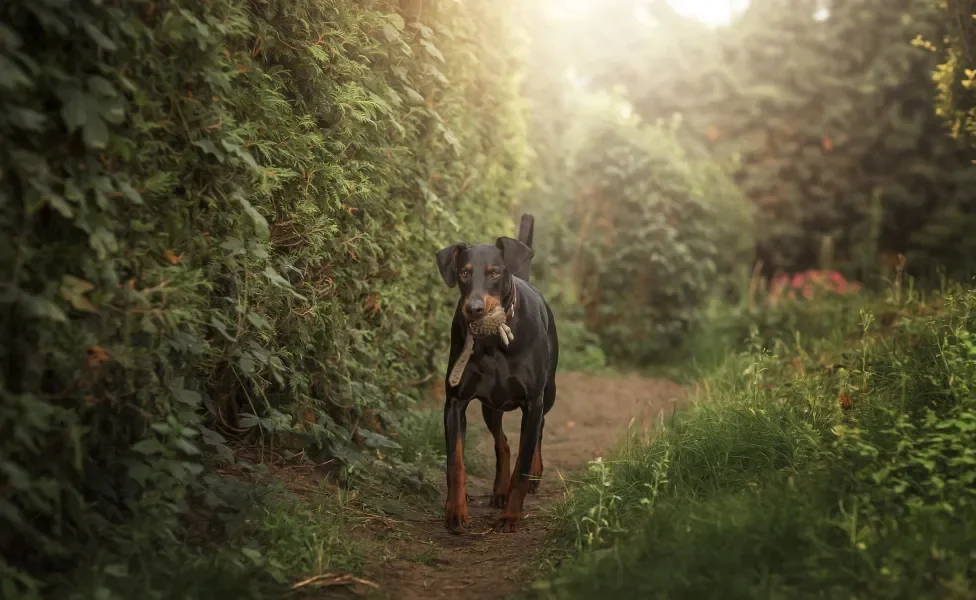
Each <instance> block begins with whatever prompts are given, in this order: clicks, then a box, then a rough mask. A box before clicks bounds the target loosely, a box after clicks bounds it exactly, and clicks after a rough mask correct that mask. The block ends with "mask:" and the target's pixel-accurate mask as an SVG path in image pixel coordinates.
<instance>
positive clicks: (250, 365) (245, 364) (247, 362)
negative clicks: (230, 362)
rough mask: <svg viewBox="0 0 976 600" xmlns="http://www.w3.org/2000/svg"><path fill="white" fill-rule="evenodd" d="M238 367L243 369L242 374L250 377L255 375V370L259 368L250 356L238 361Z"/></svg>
mask: <svg viewBox="0 0 976 600" xmlns="http://www.w3.org/2000/svg"><path fill="white" fill-rule="evenodd" d="M237 366H239V367H240V368H241V372H242V373H244V374H245V375H250V374H252V373H254V369H255V367H256V366H257V363H255V362H254V359H253V358H251V357H250V356H247V355H244V356H242V357H240V358H239V359H238V361H237Z"/></svg>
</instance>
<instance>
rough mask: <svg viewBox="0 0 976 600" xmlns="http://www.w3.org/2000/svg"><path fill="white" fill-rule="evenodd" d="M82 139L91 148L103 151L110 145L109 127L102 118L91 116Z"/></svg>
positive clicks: (83, 130)
mask: <svg viewBox="0 0 976 600" xmlns="http://www.w3.org/2000/svg"><path fill="white" fill-rule="evenodd" d="M81 138H82V139H83V140H84V141H85V145H86V146H88V147H89V148H92V149H93V150H101V149H103V148H105V147H106V146H107V145H108V126H107V125H106V124H105V121H103V120H102V118H101V117H98V116H95V117H92V116H89V118H88V120H87V122H86V123H85V125H84V128H83V129H82V130H81Z"/></svg>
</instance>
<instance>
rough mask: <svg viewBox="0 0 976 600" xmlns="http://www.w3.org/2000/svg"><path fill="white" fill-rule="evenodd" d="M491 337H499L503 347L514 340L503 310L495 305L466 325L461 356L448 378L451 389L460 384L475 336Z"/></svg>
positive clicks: (472, 349)
mask: <svg viewBox="0 0 976 600" xmlns="http://www.w3.org/2000/svg"><path fill="white" fill-rule="evenodd" d="M492 335H497V336H499V337H500V338H501V339H502V345H504V346H508V345H509V344H511V343H512V341H513V340H514V339H515V335H514V334H513V333H512V329H511V328H510V327H509V326H508V324H507V323H506V322H505V310H504V309H502V307H501V306H500V305H497V304H496V305H495V308H494V309H493V310H492V311H491V312H489V313H488V314H487V315H485V316H483V317H481V318H480V319H476V320H474V321H471V322H469V323H468V335H467V336H466V337H465V339H464V348H462V349H461V355H460V356H458V359H457V362H456V363H454V368H453V369H451V376H450V377H449V378H448V382H449V383H450V384H451V387H454V386H456V385H457V384H459V383H461V375H463V374H464V368H465V367H466V366H468V361H469V360H470V359H471V354H472V353H473V352H474V338H475V336H477V337H487V336H492Z"/></svg>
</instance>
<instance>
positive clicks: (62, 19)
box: [0, 0, 524, 591]
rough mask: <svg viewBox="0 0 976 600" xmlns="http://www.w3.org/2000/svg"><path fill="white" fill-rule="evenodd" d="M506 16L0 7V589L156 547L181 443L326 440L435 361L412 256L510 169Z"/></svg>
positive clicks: (479, 203)
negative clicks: (128, 548) (100, 555)
mask: <svg viewBox="0 0 976 600" xmlns="http://www.w3.org/2000/svg"><path fill="white" fill-rule="evenodd" d="M401 5H402V6H401ZM506 14H507V3H506V2H498V3H496V2H492V3H458V2H453V1H446V0H445V1H441V2H434V1H430V0H428V1H427V2H419V1H415V2H410V1H406V0H404V1H402V2H400V3H399V5H398V3H397V2H394V1H392V0H365V1H362V0H360V1H355V2H353V1H350V0H264V1H261V2H257V1H252V2H236V1H233V0H210V1H208V2H199V1H196V0H157V1H149V0H105V1H103V2H72V1H70V0H8V1H6V2H3V3H2V5H0V338H2V340H3V343H2V344H0V360H2V370H0V372H2V380H0V394H2V397H0V551H2V562H0V578H2V579H3V580H4V582H5V583H4V585H5V588H4V589H5V590H13V589H19V590H20V591H24V590H27V589H29V588H31V587H32V586H39V585H40V582H41V581H42V580H43V579H44V576H43V575H44V573H48V572H51V571H52V570H64V569H70V568H72V567H73V566H76V565H77V564H78V562H79V560H80V559H81V557H83V556H85V554H86V552H88V551H89V550H91V549H93V548H95V547H99V548H101V549H103V550H104V549H106V548H109V549H110V548H113V547H120V546H121V545H123V544H126V543H129V542H132V541H134V540H140V541H141V542H146V541H148V542H150V543H172V541H173V540H174V539H175V538H174V537H173V532H174V531H176V529H177V527H178V521H179V515H180V514H181V513H182V512H183V511H184V509H185V507H186V502H187V495H188V491H189V490H190V489H191V488H193V487H194V486H200V485H202V484H201V483H200V480H201V478H200V477H199V476H200V474H201V471H202V469H203V467H202V466H201V463H200V462H199V455H200V453H201V449H202V448H204V447H205V446H208V445H209V446H214V447H216V448H217V449H218V450H219V451H220V454H221V456H223V457H224V459H225V460H233V457H232V456H231V455H230V454H229V451H228V450H227V446H226V444H225V442H226V441H227V438H229V437H231V436H243V435H257V434H258V433H260V435H261V436H262V438H263V439H264V440H265V442H266V443H271V444H280V443H283V442H284V441H287V442H289V443H293V444H294V443H297V444H299V445H305V446H308V447H316V446H318V447H323V448H326V449H330V450H332V451H333V452H335V451H338V450H339V449H340V448H342V447H344V446H345V445H346V444H347V443H349V442H350V441H351V440H353V439H354V438H355V435H356V431H357V430H358V429H362V427H363V426H370V427H372V426H376V425H382V424H383V422H384V421H387V420H389V419H391V418H392V417H391V415H390V411H389V409H390V408H391V407H393V406H395V405H396V403H397V402H398V401H401V400H406V399H407V395H408V392H409V389H410V382H412V381H416V380H419V379H422V378H423V377H424V376H426V375H427V374H428V373H430V372H431V371H432V370H434V368H435V366H436V364H435V363H436V360H437V359H438V358H439V357H440V356H441V353H439V351H440V349H441V348H442V346H443V343H444V341H445V339H444V335H445V333H446V331H447V327H446V324H447V323H449V319H450V316H449V313H450V310H451V309H452V308H453V303H452V298H451V296H450V294H448V293H447V291H446V290H444V289H442V288H443V286H442V284H440V283H439V281H438V276H437V273H436V269H433V268H432V256H433V253H434V251H435V250H436V249H437V248H439V247H442V246H443V245H446V244H447V243H449V242H451V241H453V240H455V239H458V238H467V239H481V238H484V237H492V236H495V235H497V234H499V233H502V232H507V231H510V230H511V229H512V220H511V204H512V203H513V201H514V198H515V194H516V193H517V192H518V190H519V188H520V185H521V182H522V181H523V177H524V175H523V172H522V166H523V132H522V130H521V128H522V119H521V116H520V113H519V110H518V104H517V102H516V98H517V89H516V85H517V79H516V74H517V73H516V72H515V65H517V62H516V61H513V60H512V58H513V50H512V49H513V48H515V47H517V45H516V44H514V43H513V42H512V41H511V40H508V39H507V36H509V35H510V33H509V31H510V30H509V28H508V27H507V24H506V19H505V15H506ZM370 439H372V440H373V441H374V442H378V443H384V442H383V439H382V438H376V437H375V436H372V437H371V438H370ZM154 540H155V542H153V541H154ZM6 586H11V587H6Z"/></svg>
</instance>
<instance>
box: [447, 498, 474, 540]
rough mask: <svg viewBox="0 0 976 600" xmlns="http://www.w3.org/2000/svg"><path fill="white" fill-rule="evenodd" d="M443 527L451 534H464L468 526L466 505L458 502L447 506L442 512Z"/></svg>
mask: <svg viewBox="0 0 976 600" xmlns="http://www.w3.org/2000/svg"><path fill="white" fill-rule="evenodd" d="M444 513H445V514H444V525H445V526H446V527H447V529H448V531H450V532H451V533H456V534H457V533H464V528H465V527H467V526H468V504H467V503H466V502H459V503H457V504H448V505H447V507H446V509H445V511H444Z"/></svg>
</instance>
